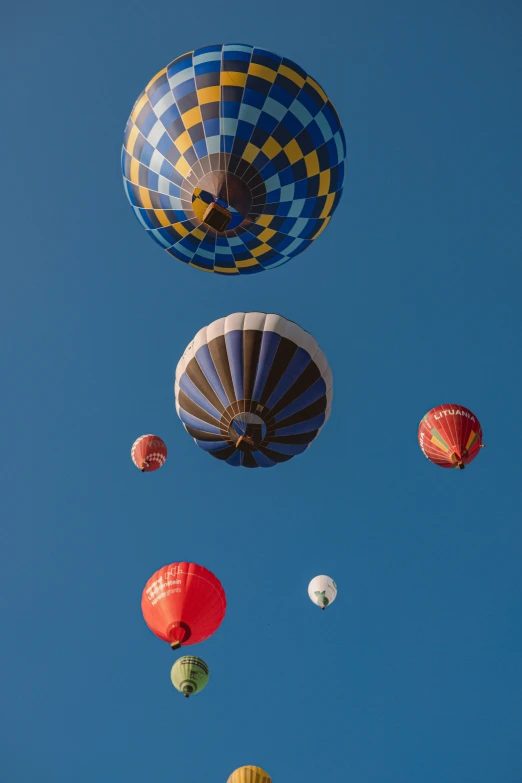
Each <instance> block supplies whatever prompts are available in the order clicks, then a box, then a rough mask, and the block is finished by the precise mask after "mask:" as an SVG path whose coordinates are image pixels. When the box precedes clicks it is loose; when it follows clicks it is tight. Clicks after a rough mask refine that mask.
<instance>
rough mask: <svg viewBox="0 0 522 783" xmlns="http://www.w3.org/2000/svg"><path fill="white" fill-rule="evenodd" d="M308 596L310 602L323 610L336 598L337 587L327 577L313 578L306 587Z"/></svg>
mask: <svg viewBox="0 0 522 783" xmlns="http://www.w3.org/2000/svg"><path fill="white" fill-rule="evenodd" d="M308 595H309V596H310V600H311V601H313V602H314V604H317V606H320V607H321V609H325V608H326V607H327V606H329V605H330V604H332V603H333V602H334V601H335V598H336V596H337V585H336V584H335V582H334V580H333V579H331V577H329V576H324V575H321V576H314V578H313V579H312V581H311V582H310V584H309V585H308Z"/></svg>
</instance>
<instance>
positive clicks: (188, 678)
mask: <svg viewBox="0 0 522 783" xmlns="http://www.w3.org/2000/svg"><path fill="white" fill-rule="evenodd" d="M208 678H209V671H208V666H207V664H206V663H205V661H203V660H202V659H201V658H196V656H195V655H184V656H183V657H182V658H178V660H177V661H176V663H175V664H174V665H173V667H172V669H171V671H170V679H171V681H172V684H173V686H174V687H175V688H176V690H178V691H179V692H180V693H184V694H185V696H191V695H192V694H193V693H199V692H200V691H202V690H203V688H205V686H206V685H207V683H208Z"/></svg>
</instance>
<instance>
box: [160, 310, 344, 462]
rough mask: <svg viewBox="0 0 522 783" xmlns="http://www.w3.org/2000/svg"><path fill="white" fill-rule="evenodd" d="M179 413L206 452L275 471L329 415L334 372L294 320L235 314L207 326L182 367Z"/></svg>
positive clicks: (302, 448) (303, 446) (305, 444)
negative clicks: (275, 467)
mask: <svg viewBox="0 0 522 783" xmlns="http://www.w3.org/2000/svg"><path fill="white" fill-rule="evenodd" d="M174 395H175V398H176V410H177V412H178V415H179V417H180V419H181V421H182V422H183V425H184V426H185V429H186V430H187V432H188V433H189V434H190V435H192V437H193V438H194V440H195V442H196V444H197V445H198V446H199V448H200V449H203V450H204V451H208V452H209V454H210V455H211V456H213V457H215V458H216V459H220V460H224V461H225V462H227V464H228V465H232V466H235V467H237V466H240V465H242V466H243V467H247V468H257V467H263V468H269V467H273V466H274V465H277V464H278V463H279V462H286V461H287V460H289V459H292V457H294V456H295V455H296V454H301V453H302V452H303V451H306V449H307V448H308V447H309V446H310V444H311V443H312V441H313V440H314V439H315V438H316V437H317V435H318V434H319V432H320V431H321V429H322V427H323V425H324V424H325V422H326V420H327V419H328V416H329V415H330V408H331V403H332V396H333V389H332V373H331V370H330V368H329V366H328V362H327V361H326V357H325V355H324V353H323V352H322V350H321V349H320V348H319V346H318V344H317V342H316V341H315V340H314V338H313V337H312V336H311V335H310V334H308V332H305V331H304V329H301V327H300V326H298V325H297V324H296V323H294V322H293V321H287V319H286V318H283V317H282V316H280V315H274V314H266V313H234V314H233V315H229V316H227V317H226V318H220V319H219V320H217V321H214V323H212V324H210V326H206V327H204V328H203V329H201V330H200V331H199V332H198V333H197V335H196V337H195V338H194V340H192V342H191V343H190V345H189V346H188V347H187V349H186V350H185V353H184V354H183V356H182V358H181V360H180V361H179V363H178V366H177V369H176V381H175V386H174Z"/></svg>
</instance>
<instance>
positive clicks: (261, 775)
mask: <svg viewBox="0 0 522 783" xmlns="http://www.w3.org/2000/svg"><path fill="white" fill-rule="evenodd" d="M227 783H272V778H271V777H270V775H269V774H268V772H265V770H264V769H261V767H250V766H248V767H239V769H236V770H235V772H233V773H232V774H231V776H230V777H229V779H228V780H227Z"/></svg>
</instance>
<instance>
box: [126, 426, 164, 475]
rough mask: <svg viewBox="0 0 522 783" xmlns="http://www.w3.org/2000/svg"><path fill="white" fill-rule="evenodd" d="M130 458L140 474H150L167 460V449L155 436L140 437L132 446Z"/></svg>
mask: <svg viewBox="0 0 522 783" xmlns="http://www.w3.org/2000/svg"><path fill="white" fill-rule="evenodd" d="M131 457H132V461H133V462H134V464H135V465H136V467H137V468H139V469H140V470H141V472H142V473H152V471H153V470H157V469H158V468H161V466H162V465H163V463H164V462H165V460H166V459H167V447H166V445H165V443H164V441H162V439H161V438H158V436H157V435H142V436H141V438H138V439H137V440H135V441H134V443H133V444H132V449H131Z"/></svg>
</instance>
